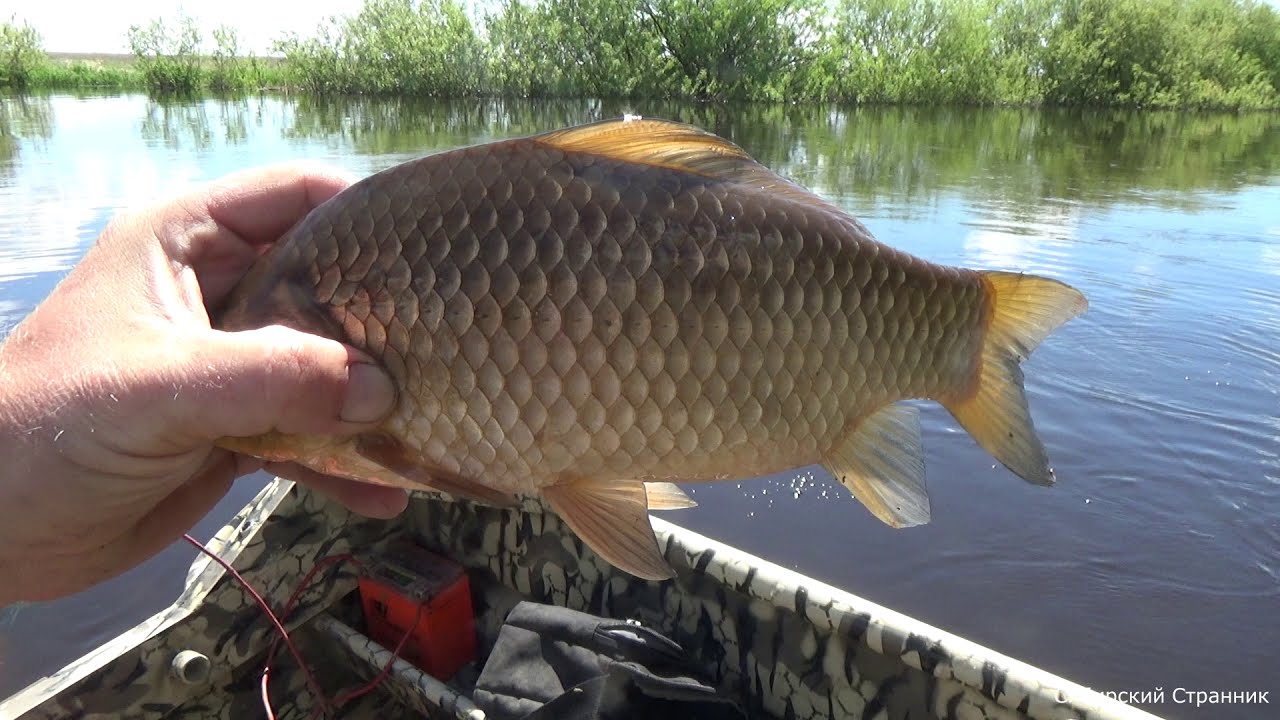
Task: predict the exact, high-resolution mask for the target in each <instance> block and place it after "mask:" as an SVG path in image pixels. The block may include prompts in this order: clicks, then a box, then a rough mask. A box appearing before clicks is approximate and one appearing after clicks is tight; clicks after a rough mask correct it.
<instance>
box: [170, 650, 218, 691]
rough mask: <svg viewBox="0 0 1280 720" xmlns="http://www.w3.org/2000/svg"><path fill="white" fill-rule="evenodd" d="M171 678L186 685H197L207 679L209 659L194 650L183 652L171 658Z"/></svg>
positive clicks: (209, 665)
mask: <svg viewBox="0 0 1280 720" xmlns="http://www.w3.org/2000/svg"><path fill="white" fill-rule="evenodd" d="M170 667H171V668H172V670H173V676H174V677H176V678H178V679H179V680H181V681H182V682H184V683H186V684H188V685H199V684H201V683H204V682H205V681H207V680H208V679H209V670H210V668H211V663H210V662H209V658H207V657H205V656H204V655H202V654H201V653H198V652H196V651H195V650H183V651H182V652H180V653H178V654H177V655H175V656H174V657H173V664H172V665H171V666H170Z"/></svg>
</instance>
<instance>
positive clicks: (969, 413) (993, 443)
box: [942, 272, 1089, 485]
mask: <svg viewBox="0 0 1280 720" xmlns="http://www.w3.org/2000/svg"><path fill="white" fill-rule="evenodd" d="M982 276H983V279H984V281H985V283H986V286H987V292H988V297H989V298H990V300H991V307H992V310H991V313H990V315H989V316H988V318H987V327H986V336H985V337H984V339H983V346H982V350H981V352H982V360H981V363H980V366H979V369H978V373H977V377H976V378H975V379H974V381H973V384H972V385H971V386H970V390H969V392H967V393H965V394H964V396H963V397H954V396H953V397H950V398H947V399H944V400H943V401H942V404H943V405H944V406H945V407H946V408H947V410H950V411H951V414H952V415H954V416H955V418H956V420H958V421H959V422H960V425H962V426H963V427H964V429H965V430H967V431H968V432H969V434H970V435H972V436H973V439H974V440H976V441H977V442H978V445H980V446H981V447H982V448H983V449H984V450H986V451H987V452H989V453H991V454H992V456H994V457H995V458H996V459H997V460H999V461H1000V462H1001V463H1003V464H1004V466H1005V467H1007V468H1009V469H1010V470H1012V471H1013V472H1015V473H1017V474H1018V475H1019V476H1021V477H1022V478H1023V479H1024V480H1027V481H1028V482H1032V483H1035V484H1037V485H1051V484H1053V472H1052V471H1051V470H1050V469H1049V459H1048V457H1047V456H1046V455H1045V451H1044V446H1043V445H1041V443H1040V438H1039V437H1038V436H1037V435H1036V431H1035V427H1034V425H1032V422H1031V414H1030V412H1029V411H1028V409H1027V397H1026V393H1025V392H1024V390H1023V386H1022V368H1021V366H1020V365H1019V363H1021V362H1022V361H1023V360H1025V359H1026V358H1027V356H1028V355H1030V354H1031V351H1032V350H1035V348H1036V346H1037V345H1039V344H1040V342H1041V341H1043V340H1044V339H1045V338H1046V337H1047V336H1048V335H1049V333H1051V332H1053V331H1054V330H1055V329H1056V328H1057V327H1058V326H1060V325H1062V324H1063V323H1065V322H1067V321H1068V320H1070V319H1071V318H1073V317H1075V316H1077V315H1079V314H1080V313H1082V312H1084V311H1085V310H1086V309H1088V307H1089V302H1088V301H1087V300H1086V299H1085V297H1084V295H1082V294H1081V293H1080V292H1079V291H1078V290H1076V289H1075V288H1073V287H1071V286H1070V285H1066V284H1064V283H1061V282H1059V281H1057V280H1051V279H1049V278H1043V277H1037V276H1035V275H1020V274H1017V273H1006V272H984V273H982Z"/></svg>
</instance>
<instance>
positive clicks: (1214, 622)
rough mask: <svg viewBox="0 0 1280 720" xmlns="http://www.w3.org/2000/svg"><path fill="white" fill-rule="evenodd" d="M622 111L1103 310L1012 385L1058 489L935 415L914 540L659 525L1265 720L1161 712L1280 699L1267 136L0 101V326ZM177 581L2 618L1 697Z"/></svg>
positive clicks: (730, 502)
mask: <svg viewBox="0 0 1280 720" xmlns="http://www.w3.org/2000/svg"><path fill="white" fill-rule="evenodd" d="M623 112H639V113H642V114H648V115H659V116H666V117H672V118H677V119H682V120H687V121H691V122H695V123H697V124H699V125H702V126H703V127H707V128H708V129H711V130H714V131H716V132H718V133H720V134H723V135H725V136H727V137H729V138H731V139H733V140H735V141H737V142H738V143H739V144H741V145H743V146H744V147H745V148H746V149H747V150H748V151H750V152H751V153H753V154H754V155H755V156H756V157H757V158H759V159H760V160H761V161H763V162H764V163H766V164H767V165H770V166H771V167H773V168H774V169H776V170H779V171H780V172H782V173H784V174H786V175H789V176H790V177H792V178H794V179H796V180H798V181H799V182H801V183H802V184H805V185H808V186H809V187H812V188H813V189H815V190H816V191H818V192H819V193H821V194H823V195H825V196H827V197H829V198H831V199H833V200H835V201H836V202H838V203H839V204H841V205H842V206H844V207H846V208H848V209H849V210H850V211H852V212H853V213H855V214H857V215H858V216H860V217H861V218H862V219H863V220H864V221H865V222H866V224H867V225H868V226H869V227H870V228H871V229H872V231H873V232H874V233H875V234H876V235H877V237H878V238H879V239H881V240H882V241H884V242H887V243H889V244H892V245H895V246H897V247H900V248H903V249H905V250H908V251H910V252H912V253H915V254H918V255H921V256H923V257H926V258H928V259H930V260H934V261H938V262H943V263H952V264H964V265H970V266H977V267H984V268H992V269H1008V270H1022V271H1029V272H1036V273H1042V274H1046V275H1050V276H1054V277H1058V278H1062V279H1064V280H1067V281H1069V282H1071V283H1072V284H1074V285H1076V286H1077V287H1079V288H1080V289H1082V290H1083V291H1084V292H1085V293H1086V294H1087V295H1088V296H1089V298H1090V301H1091V303H1092V307H1091V310H1090V312H1089V313H1088V314H1087V315H1085V316H1083V317H1082V318H1080V319H1077V320H1075V321H1073V322H1072V323H1070V324H1068V325H1067V326H1066V327H1065V328H1063V329H1062V330H1061V331H1059V332H1058V333H1056V334H1055V335H1053V336H1052V337H1051V338H1050V339H1049V340H1048V342H1046V343H1045V345H1043V346H1042V347H1041V349H1040V350H1039V351H1038V352H1037V353H1036V354H1035V355H1034V356H1033V357H1032V358H1031V359H1030V360H1029V361H1028V362H1027V363H1026V365H1025V368H1026V373H1027V378H1028V383H1027V384H1028V390H1029V394H1030V398H1031V404H1032V411H1033V413H1034V415H1035V418H1036V423H1037V427H1038V429H1039V431H1040V434H1041V436H1042V437H1043V438H1044V441H1045V443H1046V445H1047V446H1048V449H1049V453H1050V457H1051V459H1052V461H1053V464H1054V467H1055V470H1056V472H1057V476H1058V478H1059V484H1058V485H1057V486H1056V487H1054V488H1051V489H1044V488H1036V487H1032V486H1029V485H1027V484H1025V483H1023V482H1021V481H1020V480H1018V479H1017V478H1016V477H1014V476H1013V475H1012V474H1011V473H1009V472H1008V471H1007V470H1005V469H1004V468H1002V467H996V466H994V465H993V461H992V460H991V458H990V457H988V456H987V455H986V454H984V453H983V452H981V451H980V450H979V449H977V447H976V446H975V445H974V444H973V442H972V441H971V440H970V439H969V438H968V437H967V436H966V435H965V434H963V433H962V432H961V431H959V429H958V427H957V426H956V424H955V423H954V421H952V420H951V418H950V417H949V416H948V415H947V414H946V413H945V412H944V411H942V410H941V409H940V408H937V407H936V406H932V405H930V406H927V407H926V412H925V417H924V422H925V448H926V453H927V457H926V460H927V463H928V469H929V481H930V489H931V493H932V496H933V511H934V520H933V522H932V523H931V524H930V525H928V526H925V527H920V528H914V529H911V530H904V531H894V530H891V529H889V528H887V527H885V526H883V525H881V524H880V523H879V522H878V521H876V520H874V519H873V518H872V517H871V516H870V515H869V514H868V513H867V512H866V511H865V510H863V509H862V508H861V506H860V505H858V504H857V503H856V502H855V501H854V500H852V499H851V498H850V497H849V496H848V494H847V493H846V492H845V491H844V490H843V489H841V488H839V487H838V486H835V485H834V484H833V482H832V481H831V479H830V477H829V476H827V475H826V474H825V473H824V472H822V471H821V470H816V469H814V470H813V471H812V472H808V473H805V472H800V473H790V474H787V475H784V476H770V477H767V478H756V479H743V481H742V482H741V483H736V482H727V483H722V484H716V485H703V486H697V487H695V488H692V490H693V492H694V495H695V497H696V498H697V499H698V501H699V502H700V503H701V505H700V506H699V507H698V508H695V509H693V510H688V511H682V512H681V513H679V514H674V513H667V514H666V517H668V518H670V519H672V520H675V521H677V522H681V523H682V524H685V525H687V526H689V527H692V528H694V529H696V530H698V531H700V532H703V533H705V534H707V535H710V536H713V537H716V538H719V539H721V540H724V541H726V542H729V543H732V544H736V545H740V546H742V547H744V548H746V549H747V550H749V551H751V552H754V553H757V554H759V555H762V556H764V557H766V558H769V559H771V560H773V561H775V562H778V563H780V564H783V565H786V566H789V567H792V568H795V569H797V570H800V571H801V572H804V573H808V574H810V575H812V576H814V577H817V578H819V579H822V580H824V581H827V582H830V583H832V584H835V585H838V586H840V587H843V588H846V589H848V590H850V591H852V592H855V593H858V594H860V595H863V596H866V597H868V598H871V599H873V600H875V601H877V602H880V603H883V604H885V605H888V606H890V607H893V608H895V609H897V610H900V611H902V612H906V613H909V614H911V615H914V616H916V617H919V618H921V619H923V620H925V621H927V622H930V623H933V624H936V625H938V626H941V627H943V628H946V629H948V630H951V631H953V632H956V633H959V634H960V635H963V636H965V637H968V638H970V639H972V640H975V641H977V642H980V643H983V644H986V645H988V646H990V647H993V648H995V649H997V650H999V651H1001V652H1004V653H1007V654H1010V655H1012V656H1014V657H1017V658H1019V659H1021V660H1024V661H1027V662H1030V663H1032V664H1035V665H1039V666H1042V667H1045V668H1047V669H1048V670H1050V671H1053V672H1056V673H1060V674H1063V675H1065V676H1067V677H1068V678H1071V679H1073V680H1075V681H1077V682H1080V683H1083V684H1085V685H1088V686H1090V687H1093V688H1095V689H1098V690H1111V691H1134V692H1145V691H1149V690H1154V689H1156V688H1163V689H1164V691H1165V697H1166V702H1165V703H1164V704H1159V705H1155V706H1151V707H1148V708H1147V709H1149V710H1151V711H1153V712H1156V713H1158V714H1161V715H1165V716H1168V717H1174V718H1180V717H1184V718H1191V717H1204V718H1209V717H1214V718H1217V717H1239V718H1245V717H1264V716H1269V715H1270V714H1271V713H1270V712H1269V711H1268V708H1267V707H1266V706H1257V705H1255V706H1241V705H1236V706H1222V705H1219V706H1213V707H1204V708H1200V709H1198V710H1197V709H1195V708H1194V707H1193V706H1188V705H1185V704H1177V703H1174V702H1172V699H1171V694H1172V692H1173V690H1174V688H1178V687H1182V688H1187V689H1191V690H1244V691H1269V692H1270V693H1271V697H1272V698H1273V699H1272V702H1273V703H1280V673H1278V672H1277V670H1276V667H1277V660H1280V649H1278V648H1280V116H1274V115H1243V116H1217V115H1191V114H1152V113H1148V114H1124V113H1066V112H1038V111H920V110H879V109H876V110H866V109H863V110H840V109H834V108H820V109H819V108H783V107H768V108H764V107H706V106H698V107H686V106H675V105H662V104H659V105H641V104H633V105H621V104H610V103H591V102H573V103H501V102H485V103H447V104H440V103H437V104H422V103H411V102H400V101H388V102H374V101H343V102H317V101H313V100H308V99H298V98H287V99H281V98H252V99H246V100H233V101H214V100H210V101H204V102H186V103H158V102H155V101H152V100H148V99H147V98H145V97H141V96H125V97H88V98H78V97H71V96H53V97H37V98H26V99H15V98H9V99H2V98H0V329H4V330H7V329H8V328H10V327H12V325H13V324H15V323H17V322H18V321H19V320H21V319H22V318H23V317H24V316H25V315H26V314H27V313H28V312H29V311H30V310H31V309H32V307H34V305H35V304H36V303H38V302H39V301H40V300H41V299H42V298H43V297H44V296H45V295H46V294H47V293H48V292H49V291H50V290H51V289H52V288H53V286H54V285H55V284H56V283H57V282H58V280H59V279H60V278H61V277H62V276H63V275H64V274H65V273H66V272H67V270H68V269H69V268H70V267H71V266H72V265H73V264H74V263H75V262H76V260H77V259H78V258H79V257H80V255H81V254H82V253H83V252H84V251H85V249H86V248H87V247H88V245H89V244H90V243H91V242H92V241H93V240H94V238H95V237H96V236H97V234H98V233H99V232H100V231H101V229H102V227H103V226H104V224H105V223H106V222H107V221H108V220H109V219H110V218H111V216H112V215H113V214H115V213H116V212H117V211H118V210H120V209H121V208H125V207H129V206H137V205H141V204H146V203H149V202H151V201H153V200H154V199H156V198H158V197H160V196H163V195H165V194H168V193H172V192H175V191H177V190H179V189H181V188H184V187H187V186H190V185H192V184H195V183H199V182H202V181H205V180H210V179H214V178H216V177H218V176H221V175H223V174H225V173H228V172H232V171H235V170H239V169H242V168H246V167H250V166H255V165H259V164H263V163H267V162H272V161H278V160H286V159H298V158H307V159H318V160H321V161H324V162H328V163H331V164H334V165H337V166H339V167H342V168H345V169H347V170H350V171H353V172H356V173H359V174H367V173H370V172H372V171H375V170H378V169H381V168H384V167H387V166H389V165H392V164H394V163H397V162H400V161H403V160H406V159H409V158H411V157H414V156H417V155H420V154H424V153H427V152H430V151H434V150H439V149H445V148H451V147H456V146H458V145H463V144H469V143H476V142H484V141H488V140H492V139H496V138H502V137H508V136H513V135H521V134H527V133H532V132H537V131H541V130H546V129H550V128H553V127H557V126H561V125H564V124H568V123H576V122H581V121H588V120H594V119H599V118H602V117H610V116H616V115H619V114H621V113H623ZM261 482H262V478H260V477H255V478H250V479H247V480H244V481H241V483H240V485H239V486H237V488H236V490H235V491H234V492H233V494H232V496H231V497H229V498H228V499H227V500H226V501H225V502H224V503H222V505H221V506H219V508H218V509H217V511H216V512H215V513H214V514H213V515H212V516H211V517H209V518H207V519H206V520H205V522H204V523H203V524H202V526H201V527H200V528H199V529H198V530H199V532H200V533H201V534H202V535H203V536H208V535H209V534H210V533H211V532H212V529H213V528H215V527H216V526H218V525H219V524H220V523H221V522H222V521H223V520H224V519H226V518H227V517H228V516H229V515H230V514H231V513H232V512H233V511H234V510H235V509H236V508H237V507H238V506H239V505H241V504H243V503H244V502H245V501H246V500H247V499H248V498H249V497H250V496H251V494H252V493H253V492H254V491H255V489H256V488H257V487H259V486H260V485H261ZM191 559H192V554H191V552H190V551H188V550H186V549H185V548H180V547H174V548H170V550H169V551H168V552H166V553H165V554H163V555H161V556H160V557H158V558H156V559H155V560H154V561H152V562H151V563H149V564H147V565H146V566H144V567H142V568H139V569H138V570H137V571H135V572H133V573H131V574H129V575H128V576H125V577H123V578H119V579H117V580H116V581H113V582H111V583H108V584H107V585H105V586H103V587H100V588H97V589H95V590H93V591H90V592H87V593H84V594H83V595H81V596H77V597H74V598H69V599H67V600H64V601H61V602H56V603H49V604H45V605H36V606H28V607H24V608H21V609H17V610H16V611H15V609H10V610H9V611H8V612H6V613H0V696H3V695H6V694H8V693H11V692H13V691H15V690H17V689H19V688H20V687H22V686H23V685H25V684H26V683H27V682H29V681H31V680H32V679H33V678H35V677H38V676H39V675H40V674H42V673H45V672H49V671H51V670H54V669H56V668H57V667H59V666H60V665H61V664H62V663H64V662H66V661H68V660H70V659H72V658H73V657H76V656H78V655H79V654H80V653H82V652H84V651H85V650H87V649H89V648H90V647H92V646H94V645H96V644H98V643H100V642H102V641H103V640H105V639H107V638H109V637H111V636H113V635H115V634H116V633H118V632H120V631H121V630H123V629H125V628H126V627H128V626H130V625H132V624H133V623H135V622H136V621H138V620H140V619H142V618H143V617H145V616H147V615H149V614H151V613H153V612H155V611H156V610H158V609H160V608H161V607H163V606H164V605H167V604H168V603H169V602H170V601H171V600H172V598H173V597H175V596H176V594H177V592H178V590H179V588H180V586H181V583H182V580H183V577H184V575H185V570H186V567H187V565H188V564H189V562H190V561H191Z"/></svg>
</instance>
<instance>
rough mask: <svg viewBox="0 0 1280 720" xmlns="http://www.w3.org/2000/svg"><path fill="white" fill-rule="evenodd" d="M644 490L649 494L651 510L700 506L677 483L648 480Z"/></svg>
mask: <svg viewBox="0 0 1280 720" xmlns="http://www.w3.org/2000/svg"><path fill="white" fill-rule="evenodd" d="M644 490H645V494H646V495H647V496H648V501H649V509H650V510H683V509H685V508H691V507H698V503H697V502H695V501H694V499H693V498H691V497H689V496H688V495H686V494H685V492H684V491H683V490H681V489H680V486H679V485H676V484H675V483H669V482H647V483H645V484H644Z"/></svg>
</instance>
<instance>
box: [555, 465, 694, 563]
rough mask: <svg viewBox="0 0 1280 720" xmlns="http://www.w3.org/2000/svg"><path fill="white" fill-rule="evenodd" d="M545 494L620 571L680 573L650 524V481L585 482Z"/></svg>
mask: <svg viewBox="0 0 1280 720" xmlns="http://www.w3.org/2000/svg"><path fill="white" fill-rule="evenodd" d="M542 494H543V496H545V497H546V498H547V502H549V503H551V508H552V509H553V510H555V511H556V514H557V515H559V516H560V517H561V518H563V519H564V521H565V523H567V524H568V525H569V527H570V528H572V529H573V531H574V532H575V533H577V535H578V537H580V538H582V541H583V542H585V543H586V544H587V545H588V546H589V547H590V548H591V549H592V550H595V551H596V552H597V553H599V554H600V557H602V558H604V559H605V560H607V561H609V562H610V563H612V564H613V565H614V566H615V567H618V568H620V569H622V570H625V571H627V572H629V573H631V574H632V575H635V576H636V577H641V578H644V579H646V580H666V579H668V578H670V577H673V576H674V575H675V573H674V572H673V571H672V570H671V566H669V565H667V561H666V560H665V559H663V557H662V552H661V551H660V550H659V548H658V538H657V537H656V536H655V535H654V534H653V526H652V525H650V524H649V512H648V508H649V501H648V498H647V497H646V492H645V484H644V483H642V482H629V481H622V482H592V481H589V480H581V481H576V482H571V483H565V484H562V485H552V486H550V487H546V488H543V490H542Z"/></svg>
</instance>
